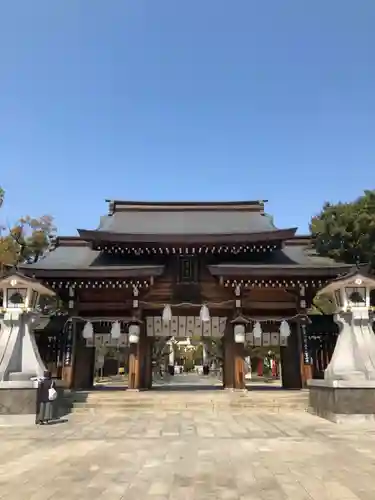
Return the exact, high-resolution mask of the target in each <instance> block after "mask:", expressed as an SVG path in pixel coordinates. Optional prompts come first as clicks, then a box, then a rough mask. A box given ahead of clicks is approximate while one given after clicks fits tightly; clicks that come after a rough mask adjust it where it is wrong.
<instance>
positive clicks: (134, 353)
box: [128, 344, 138, 389]
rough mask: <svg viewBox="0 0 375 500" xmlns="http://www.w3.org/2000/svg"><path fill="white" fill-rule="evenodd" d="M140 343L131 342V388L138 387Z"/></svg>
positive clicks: (129, 384)
mask: <svg viewBox="0 0 375 500" xmlns="http://www.w3.org/2000/svg"><path fill="white" fill-rule="evenodd" d="M137 371H138V344H131V345H130V347H129V382H128V388H129V389H138V386H137V382H138V377H137Z"/></svg>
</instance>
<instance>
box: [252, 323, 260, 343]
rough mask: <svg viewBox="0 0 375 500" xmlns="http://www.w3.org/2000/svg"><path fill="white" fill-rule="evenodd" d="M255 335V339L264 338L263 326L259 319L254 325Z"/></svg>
mask: <svg viewBox="0 0 375 500" xmlns="http://www.w3.org/2000/svg"><path fill="white" fill-rule="evenodd" d="M253 336H254V339H260V338H262V327H261V326H260V323H259V321H257V322H256V323H255V325H254V328H253Z"/></svg>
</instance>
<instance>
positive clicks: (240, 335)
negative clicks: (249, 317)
mask: <svg viewBox="0 0 375 500" xmlns="http://www.w3.org/2000/svg"><path fill="white" fill-rule="evenodd" d="M233 330H234V341H235V342H236V344H244V343H245V335H246V334H245V325H242V324H237V325H234V329H233Z"/></svg>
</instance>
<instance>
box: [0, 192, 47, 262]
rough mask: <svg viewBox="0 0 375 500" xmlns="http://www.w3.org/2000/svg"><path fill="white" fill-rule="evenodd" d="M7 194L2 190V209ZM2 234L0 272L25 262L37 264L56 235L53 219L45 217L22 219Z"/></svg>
mask: <svg viewBox="0 0 375 500" xmlns="http://www.w3.org/2000/svg"><path fill="white" fill-rule="evenodd" d="M4 196H5V192H4V190H3V189H2V188H0V207H1V206H2V204H3V202H4ZM1 230H2V231H1V233H0V270H2V269H3V268H4V266H17V265H18V264H20V263H24V262H30V263H31V262H36V261H37V260H38V259H39V258H40V257H41V256H42V255H43V254H44V252H45V251H46V250H47V248H48V246H49V245H50V242H51V238H52V237H53V236H54V234H55V227H54V224H53V218H52V217H51V216H49V215H43V216H42V217H39V218H33V217H31V216H29V215H26V216H25V217H21V218H20V219H19V220H18V221H17V222H16V223H15V224H14V225H13V227H10V228H6V227H2V228H1Z"/></svg>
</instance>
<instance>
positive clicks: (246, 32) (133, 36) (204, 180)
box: [0, 0, 375, 234]
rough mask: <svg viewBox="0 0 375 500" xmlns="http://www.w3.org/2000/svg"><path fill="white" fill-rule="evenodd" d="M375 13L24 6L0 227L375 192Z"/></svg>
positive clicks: (2, 70) (273, 207) (209, 0)
mask: <svg viewBox="0 0 375 500" xmlns="http://www.w3.org/2000/svg"><path fill="white" fill-rule="evenodd" d="M374 26H375V1H374V0H361V1H354V0H351V1H350V0H347V1H342V0H314V1H310V2H307V1H301V0H267V1H265V0H263V1H261V0H225V1H224V0H188V1H179V0H147V1H146V0H107V1H105V0H54V1H51V0H34V1H30V0H23V1H22V0H19V1H17V0H16V1H9V2H5V1H4V2H3V3H2V6H1V13H0V52H1V58H0V112H1V115H0V117H1V118H0V120H1V121H0V184H1V185H2V186H3V187H4V188H5V189H6V191H7V199H6V204H5V207H4V209H3V210H2V214H1V218H2V219H6V220H8V221H9V222H12V221H14V220H15V219H16V218H17V217H18V216H20V215H21V214H25V213H30V214H31V215H35V216H37V215H42V214H44V213H48V214H51V215H53V216H54V217H55V218H56V224H57V226H58V229H59V233H60V234H75V230H76V228H77V227H80V228H94V227H96V225H97V223H98V218H99V216H100V215H101V214H105V213H106V209H107V207H106V204H105V203H104V200H105V198H117V199H134V200H235V199H241V200H243V199H249V200H252V199H268V200H269V204H268V207H267V210H268V212H270V213H272V214H273V215H274V217H275V223H276V224H277V225H278V226H280V227H291V226H298V227H299V229H300V232H305V231H306V230H307V228H308V223H309V220H310V217H311V215H312V214H314V213H316V212H317V211H318V210H319V209H320V207H321V205H322V203H323V202H324V201H325V200H331V201H337V200H350V199H353V198H355V197H357V196H358V195H360V194H361V192H362V190H363V189H365V188H374V179H375V175H374V152H375V29H374Z"/></svg>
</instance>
